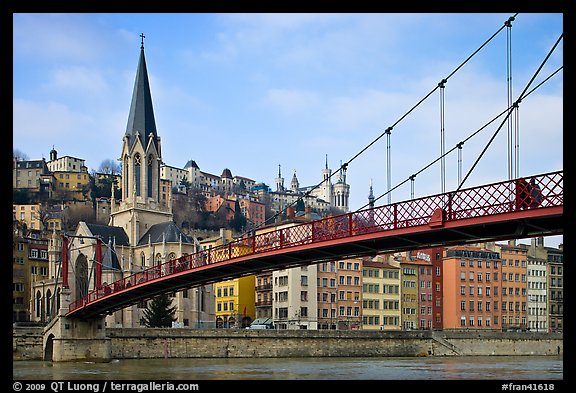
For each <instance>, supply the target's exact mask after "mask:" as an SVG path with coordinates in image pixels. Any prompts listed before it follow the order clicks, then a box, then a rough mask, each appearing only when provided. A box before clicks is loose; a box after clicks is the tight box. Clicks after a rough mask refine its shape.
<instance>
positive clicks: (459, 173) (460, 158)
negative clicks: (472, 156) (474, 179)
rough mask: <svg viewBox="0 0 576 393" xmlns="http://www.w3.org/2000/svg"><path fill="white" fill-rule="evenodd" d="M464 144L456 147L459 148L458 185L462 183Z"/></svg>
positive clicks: (461, 143)
mask: <svg viewBox="0 0 576 393" xmlns="http://www.w3.org/2000/svg"><path fill="white" fill-rule="evenodd" d="M463 144H464V142H460V143H458V144H457V145H456V147H457V148H458V184H460V183H461V182H462V145H463Z"/></svg>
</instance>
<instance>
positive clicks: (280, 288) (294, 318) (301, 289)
mask: <svg viewBox="0 0 576 393" xmlns="http://www.w3.org/2000/svg"><path fill="white" fill-rule="evenodd" d="M272 280H273V286H272V292H273V299H272V309H273V315H272V318H273V321H274V322H273V323H274V327H275V328H276V329H290V330H293V329H309V330H310V329H311V330H317V329H318V320H317V317H316V311H317V308H318V303H317V301H316V293H317V285H316V282H317V268H316V266H314V265H311V266H300V267H294V268H290V269H282V270H276V271H274V272H273V273H272Z"/></svg>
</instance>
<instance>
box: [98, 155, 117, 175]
mask: <svg viewBox="0 0 576 393" xmlns="http://www.w3.org/2000/svg"><path fill="white" fill-rule="evenodd" d="M121 171H122V167H121V166H120V164H119V163H118V162H117V161H115V160H112V159H110V158H107V159H105V160H104V161H102V162H101V163H100V166H99V167H98V172H99V173H106V174H109V175H117V174H120V172H121Z"/></svg>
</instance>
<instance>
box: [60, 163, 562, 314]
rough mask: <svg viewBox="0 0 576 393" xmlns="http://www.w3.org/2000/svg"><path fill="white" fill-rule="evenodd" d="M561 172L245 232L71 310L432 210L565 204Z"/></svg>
mask: <svg viewBox="0 0 576 393" xmlns="http://www.w3.org/2000/svg"><path fill="white" fill-rule="evenodd" d="M563 179H564V177H563V171H558V172H551V173H547V174H542V175H537V176H533V177H530V178H528V179H515V180H510V181H504V182H500V183H493V184H488V185H482V186H477V187H472V188H468V189H463V190H459V191H458V192H448V193H446V194H438V195H433V196H427V197H422V198H417V199H413V200H408V201H403V202H397V203H393V204H390V205H384V206H380V207H375V208H372V209H365V210H360V211H357V212H352V213H347V214H343V215H338V216H333V217H328V218H324V219H321V220H317V221H311V222H306V223H302V224H295V225H293V226H290V227H284V228H282V229H279V230H276V231H272V232H267V233H262V234H258V235H254V236H248V237H243V238H241V239H239V240H236V241H232V242H230V243H228V244H225V245H222V246H219V247H214V248H211V249H208V250H203V251H199V252H196V253H194V254H189V255H185V256H182V257H180V258H178V259H174V260H171V261H168V262H166V263H163V264H160V265H157V266H153V267H150V268H148V269H146V270H143V271H141V272H137V273H134V274H132V275H130V276H127V277H125V278H123V279H120V280H118V281H115V282H113V283H111V284H109V285H106V286H104V287H102V288H99V289H97V290H94V291H92V292H90V293H89V294H88V295H87V296H86V297H84V298H82V299H79V300H77V301H75V302H73V303H71V304H70V308H69V309H70V311H73V310H75V309H77V308H80V307H83V306H85V305H87V304H89V303H91V302H94V301H96V300H98V299H100V298H102V297H105V296H110V295H112V294H114V293H117V292H119V291H123V290H125V289H128V288H130V287H131V286H133V285H142V284H145V283H147V282H150V281H153V280H156V279H160V278H162V277H166V276H170V275H172V274H177V273H180V272H183V271H187V270H191V269H195V268H198V267H201V266H205V265H210V264H217V263H220V262H225V261H229V260H231V259H235V258H239V257H243V256H247V255H257V254H262V253H266V252H271V251H277V250H282V249H288V248H291V247H296V246H302V245H307V244H319V243H322V242H325V241H332V240H337V239H342V238H347V237H354V236H358V235H364V234H369V233H374V232H382V231H389V230H395V229H401V228H410V227H416V226H422V225H428V224H429V223H430V222H431V219H432V217H433V215H434V214H435V213H436V212H438V211H439V209H440V211H441V213H442V221H443V222H448V221H455V220H464V219H469V218H474V217H482V216H489V215H495V214H503V213H510V212H515V211H521V210H530V209H539V208H545V207H555V206H563V205H564V186H563Z"/></svg>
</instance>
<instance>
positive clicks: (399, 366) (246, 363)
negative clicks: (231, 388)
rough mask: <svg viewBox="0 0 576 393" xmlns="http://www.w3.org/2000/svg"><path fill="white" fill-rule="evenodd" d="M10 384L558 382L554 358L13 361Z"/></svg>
mask: <svg viewBox="0 0 576 393" xmlns="http://www.w3.org/2000/svg"><path fill="white" fill-rule="evenodd" d="M12 364H13V374H12V375H13V379H14V380H60V381H62V380H68V381H69V380H108V381H114V380H147V381H150V380H163V381H171V380H194V381H195V380H486V379H488V380H506V381H511V380H540V381H548V380H563V359H562V358H561V357H558V356H458V357H369V358H350V357H345V358H328V357H323V358H241V359H239V358H192V359H122V360H112V361H111V362H110V363H90V362H63V363H51V362H43V361H15V362H13V363H12Z"/></svg>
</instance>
